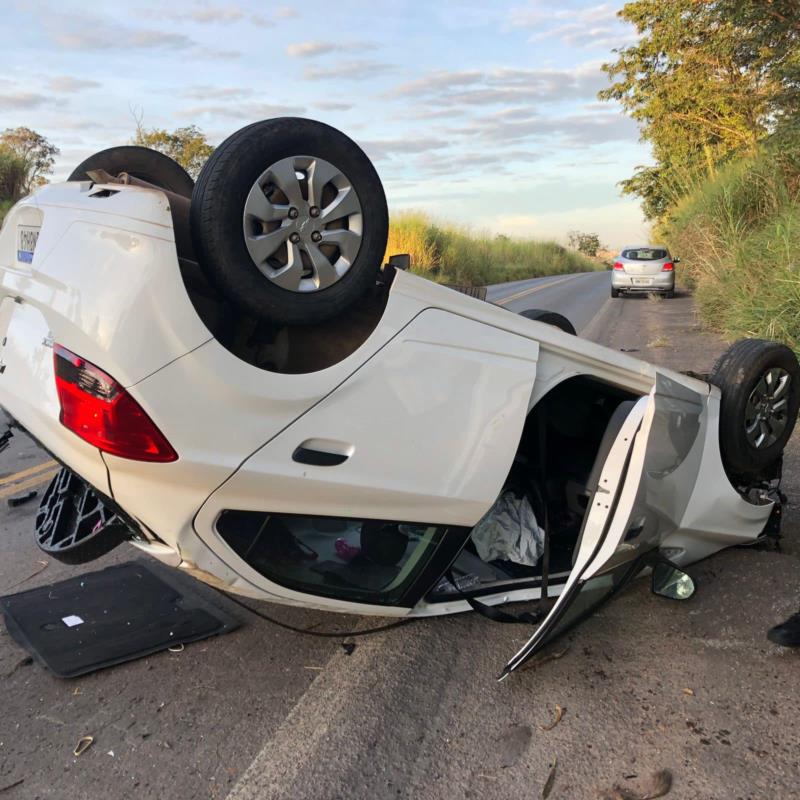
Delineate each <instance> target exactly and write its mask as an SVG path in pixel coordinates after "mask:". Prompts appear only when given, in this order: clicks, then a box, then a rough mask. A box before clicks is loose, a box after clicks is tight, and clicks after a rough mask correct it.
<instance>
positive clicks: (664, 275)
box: [611, 270, 675, 292]
mask: <svg viewBox="0 0 800 800" xmlns="http://www.w3.org/2000/svg"><path fill="white" fill-rule="evenodd" d="M611 286H612V288H614V289H619V290H620V291H625V292H670V291H672V290H673V289H674V288H675V273H674V272H659V273H656V274H655V275H628V274H627V273H626V272H621V271H619V270H615V271H614V272H613V274H612V275H611Z"/></svg>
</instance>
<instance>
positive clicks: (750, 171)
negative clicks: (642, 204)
mask: <svg viewBox="0 0 800 800" xmlns="http://www.w3.org/2000/svg"><path fill="white" fill-rule="evenodd" d="M799 189H800V165H798V162H797V161H796V160H794V161H793V160H792V159H791V158H787V157H786V156H785V155H784V154H783V153H782V152H780V151H778V150H777V149H771V148H769V147H765V148H763V149H762V150H761V151H760V152H758V153H756V154H755V155H752V156H748V157H746V158H742V159H739V160H738V161H736V162H734V163H731V164H729V165H727V166H726V167H725V168H724V169H722V170H720V172H719V173H717V175H716V176H715V177H714V178H712V179H710V180H708V181H706V182H705V183H703V184H701V185H700V186H698V187H697V188H696V189H695V190H694V191H693V192H692V193H691V194H689V195H688V196H687V197H686V198H685V199H684V200H683V201H681V202H680V203H679V204H678V206H677V207H676V209H675V211H674V212H673V214H672V215H671V219H670V220H669V222H668V223H667V224H666V226H665V228H664V231H663V234H664V236H665V238H666V240H667V241H668V243H669V246H670V249H671V251H672V252H673V253H674V254H675V255H679V256H680V257H681V259H682V261H681V273H682V278H683V280H684V281H685V282H686V283H687V284H688V285H689V287H690V288H692V289H693V290H694V292H695V296H696V299H697V303H698V307H699V310H700V313H701V316H702V317H703V319H704V321H705V322H706V324H708V325H709V326H710V327H712V328H714V329H716V330H718V331H720V332H721V333H723V334H724V335H726V336H728V337H729V338H741V337H745V336H752V337H759V338H767V339H776V340H779V341H783V342H786V343H787V344H788V345H789V346H790V347H792V348H793V349H794V350H795V351H798V352H800V191H799Z"/></svg>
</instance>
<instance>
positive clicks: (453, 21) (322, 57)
mask: <svg viewBox="0 0 800 800" xmlns="http://www.w3.org/2000/svg"><path fill="white" fill-rule="evenodd" d="M621 5H622V1H621V0H619V2H605V3H597V2H592V0H562V1H561V2H557V3H555V2H544V0H530V1H529V2H527V3H526V2H524V0H518V1H517V2H513V1H512V2H484V3H479V2H430V0H413V1H412V0H407V1H406V2H398V1H397V0H395V2H384V0H373V1H372V2H365V1H364V0H338V2H336V3H332V2H318V0H305V2H303V3H297V4H294V5H291V6H289V5H285V4H282V3H269V2H249V1H248V0H240V2H235V3H224V2H189V0H172V2H161V3H155V2H147V1H146V0H129V1H128V2H125V3H111V2H102V1H100V2H94V3H93V4H92V5H91V7H89V6H88V4H86V3H85V2H84V3H79V2H70V0H61V2H58V3H55V2H53V3H37V2H13V0H12V1H11V2H10V0H0V14H1V15H2V23H3V26H2V27H3V29H4V30H6V31H9V30H10V31H13V38H12V37H9V36H5V37H4V59H3V60H4V63H5V71H4V77H2V78H0V128H5V127H15V126H17V125H27V126H29V127H32V128H34V129H36V130H38V131H40V132H41V133H43V134H45V135H46V136H47V137H48V138H50V139H51V140H52V141H53V142H54V143H56V144H57V145H58V146H59V147H60V148H61V156H60V157H59V159H58V162H57V165H56V173H55V176H54V178H56V179H58V178H64V177H66V175H67V174H68V173H69V171H70V170H71V169H72V167H73V166H75V165H76V164H77V163H78V162H80V161H81V159H83V158H84V157H85V156H87V155H90V154H91V153H92V152H94V151H96V150H100V149H103V148H105V147H109V146H111V145H113V144H124V143H126V142H127V141H129V139H130V137H131V136H132V133H133V130H134V128H135V121H134V116H135V115H141V118H142V122H143V124H144V126H145V127H165V128H169V129H171V128H175V127H178V126H180V125H186V124H190V123H195V124H197V125H198V126H199V127H200V128H202V129H203V130H204V131H205V133H206V134H207V135H208V137H209V139H210V140H211V141H212V143H215V144H216V143H218V142H220V141H222V140H223V139H224V138H225V137H226V136H228V135H229V134H230V133H232V132H233V131H235V130H236V129H238V128H240V127H242V126H243V125H245V124H247V123H248V122H251V121H253V120H256V119H262V118H265V117H270V116H278V115H296V116H306V117H311V118H316V119H320V120H323V121H325V122H327V123H329V124H331V125H334V126H336V127H338V128H341V129H342V130H343V131H344V132H346V133H347V134H349V135H350V136H351V137H353V138H354V139H355V140H356V141H358V142H359V144H360V145H361V146H362V147H363V148H364V149H365V150H366V152H367V153H368V154H369V155H370V156H371V157H372V158H373V159H374V161H375V164H376V166H377V168H378V171H379V173H380V175H381V177H382V179H383V181H384V185H385V188H386V194H387V197H388V200H389V206H390V210H392V211H398V210H401V209H422V210H425V211H429V212H431V213H432V214H434V215H435V216H437V217H439V218H441V219H445V220H453V221H456V222H459V223H463V224H467V225H469V226H470V227H472V228H474V229H476V230H489V231H492V232H503V233H508V234H512V235H519V236H534V237H548V238H558V239H562V240H563V239H564V238H565V236H566V232H567V231H568V230H570V229H573V228H578V229H581V230H586V231H596V232H597V233H599V234H600V236H601V238H602V239H603V241H604V242H606V243H608V244H610V245H612V246H618V245H621V244H623V243H624V242H626V241H633V240H638V239H643V238H646V235H645V234H646V228H645V225H644V223H643V221H642V217H641V213H640V210H639V206H638V203H636V202H635V201H634V200H631V199H630V198H625V199H623V198H622V197H621V196H620V193H619V188H618V186H617V183H618V182H619V181H620V180H621V179H623V178H626V177H628V176H629V175H630V174H631V172H632V170H633V168H634V167H635V166H636V165H638V164H642V163H649V160H650V159H649V153H648V149H647V148H646V147H645V146H644V145H642V144H641V143H639V141H638V132H637V130H636V126H635V125H634V124H633V123H632V122H631V121H630V120H629V119H627V118H626V117H624V116H623V115H622V114H621V113H620V112H619V110H618V109H617V108H616V107H615V106H613V105H610V104H608V103H599V102H598V101H597V100H596V93H597V91H598V89H600V88H602V87H603V86H605V85H606V84H607V81H606V78H605V75H604V73H602V72H601V70H600V65H601V64H602V63H603V61H606V60H609V59H610V58H612V57H613V54H612V53H611V48H613V47H618V46H622V45H625V44H627V43H629V42H631V41H632V38H633V31H632V29H631V28H630V27H629V26H627V25H624V24H623V23H621V22H620V21H619V20H617V19H616V17H615V13H616V11H617V10H618V8H619V7H620V6H621Z"/></svg>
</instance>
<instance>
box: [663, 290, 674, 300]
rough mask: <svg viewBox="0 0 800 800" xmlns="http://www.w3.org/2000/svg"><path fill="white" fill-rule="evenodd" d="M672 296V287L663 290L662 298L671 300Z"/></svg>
mask: <svg viewBox="0 0 800 800" xmlns="http://www.w3.org/2000/svg"><path fill="white" fill-rule="evenodd" d="M673 297H675V290H674V289H670V290H669V291H668V292H664V298H665V299H666V300H672V298H673Z"/></svg>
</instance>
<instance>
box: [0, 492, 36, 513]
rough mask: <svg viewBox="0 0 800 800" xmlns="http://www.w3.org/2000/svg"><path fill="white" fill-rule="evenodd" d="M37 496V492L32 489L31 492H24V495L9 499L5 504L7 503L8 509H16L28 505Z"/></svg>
mask: <svg viewBox="0 0 800 800" xmlns="http://www.w3.org/2000/svg"><path fill="white" fill-rule="evenodd" d="M38 494H39V492H37V491H36V489H34V490H33V491H30V492H26V493H25V494H19V495H17V496H16V497H9V498H8V500H6V503H8V507H9V508H16V507H17V506H23V505H25V503H30V501H31V500H33V499H34V498H35V497H36V496H37V495H38Z"/></svg>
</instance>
